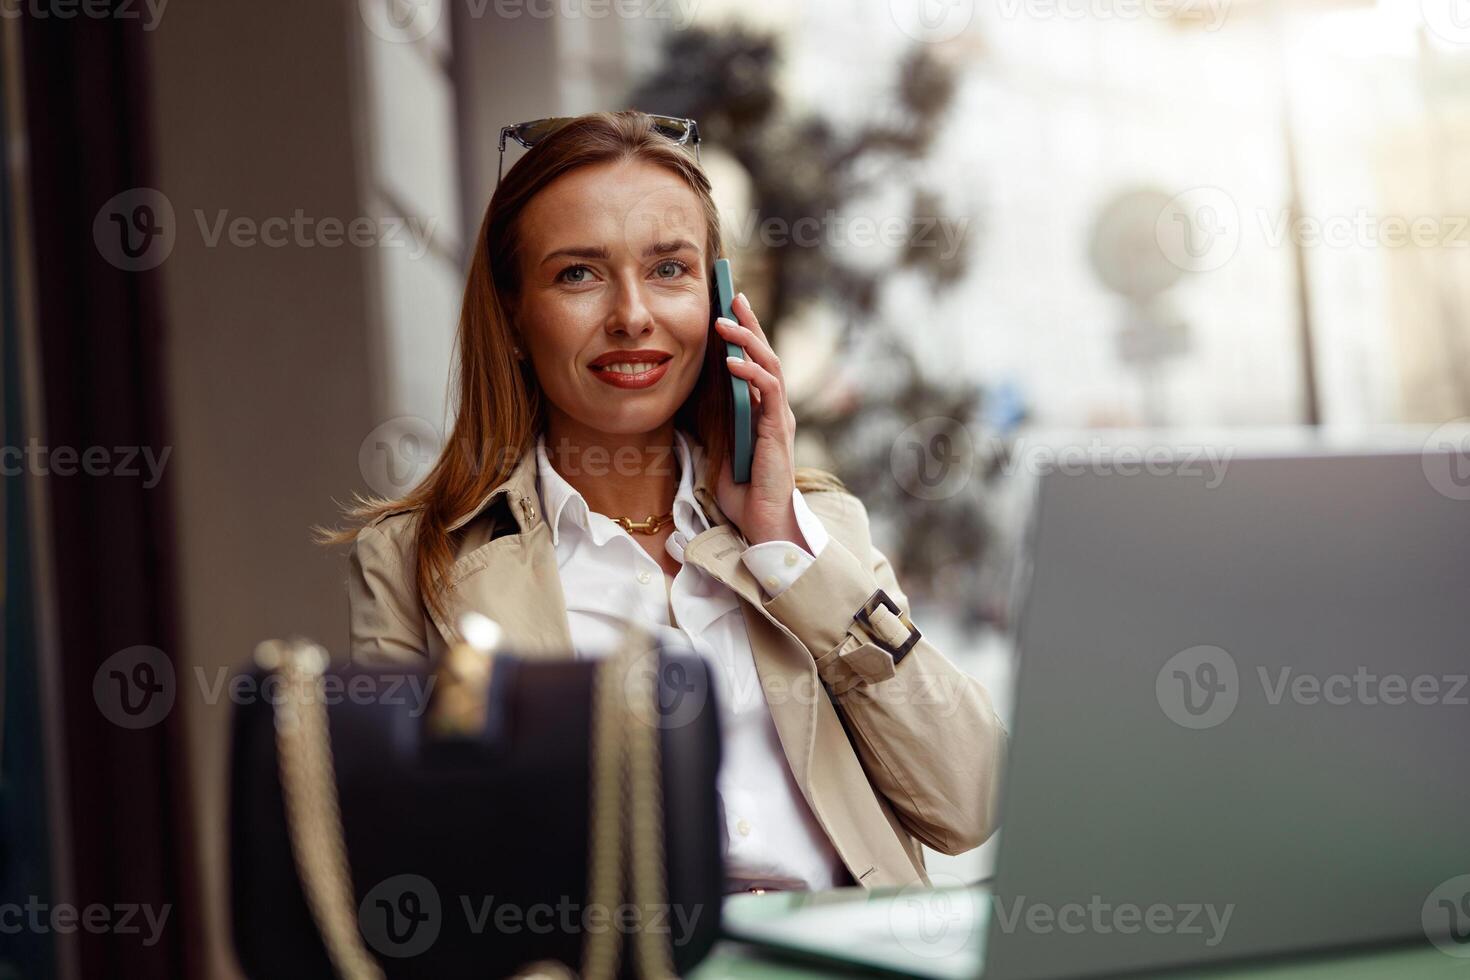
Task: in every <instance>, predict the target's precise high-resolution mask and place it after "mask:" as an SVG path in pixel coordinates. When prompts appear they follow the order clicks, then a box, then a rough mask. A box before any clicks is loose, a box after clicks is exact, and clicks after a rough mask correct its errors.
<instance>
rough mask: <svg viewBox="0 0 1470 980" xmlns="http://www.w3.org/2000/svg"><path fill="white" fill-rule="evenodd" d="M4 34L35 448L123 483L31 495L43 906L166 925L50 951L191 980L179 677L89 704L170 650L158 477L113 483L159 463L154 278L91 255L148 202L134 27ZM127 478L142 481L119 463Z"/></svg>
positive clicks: (197, 960)
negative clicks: (151, 932) (52, 761)
mask: <svg viewBox="0 0 1470 980" xmlns="http://www.w3.org/2000/svg"><path fill="white" fill-rule="evenodd" d="M22 30H23V34H22V39H23V40H22V44H23V52H24V58H25V88H26V91H25V97H26V128H27V131H28V137H29V142H30V146H29V149H30V156H31V160H30V163H31V180H32V184H31V191H32V201H31V214H32V216H33V220H34V229H33V231H34V241H35V258H36V262H35V269H36V276H37V280H38V281H37V283H36V300H37V313H38V321H39V331H40V340H41V352H40V353H41V362H42V363H41V374H42V378H41V382H42V384H43V386H44V418H43V419H42V420H41V421H42V424H43V426H44V429H43V431H44V433H45V442H46V444H47V445H48V446H49V447H52V451H53V453H54V452H55V451H56V450H58V449H60V448H61V447H69V448H71V449H74V451H75V452H76V454H77V456H78V457H80V456H81V454H82V453H84V452H86V451H88V450H89V449H93V447H100V448H101V450H102V451H105V453H106V458H107V460H108V464H109V467H110V468H111V470H114V471H115V470H122V472H108V473H106V474H102V475H86V474H84V473H80V472H78V473H77V474H74V475H70V476H63V475H60V474H59V473H54V474H53V475H51V476H48V477H47V478H46V480H45V486H46V488H47V491H46V492H47V503H48V506H49V510H50V518H51V530H52V539H51V541H50V545H51V548H52V552H53V558H54V561H53V567H54V574H55V579H56V580H55V582H54V590H55V594H56V597H57V603H58V607H59V608H58V609H57V622H58V624H59V637H58V640H59V659H60V662H59V670H60V676H61V687H62V713H63V718H62V719H61V720H62V725H61V727H62V728H63V730H64V731H65V736H66V739H67V744H66V753H65V759H64V771H65V777H64V778H65V785H66V791H67V795H68V796H69V798H70V807H69V813H68V814H67V815H66V820H67V824H66V825H65V826H64V827H60V826H53V828H52V832H53V834H60V833H64V834H66V835H67V836H68V837H69V839H70V847H71V853H72V865H73V868H74V873H75V886H76V887H75V891H74V892H73V893H72V894H71V895H61V896H58V898H60V899H70V900H72V901H74V902H75V904H76V905H78V906H81V907H84V906H86V905H89V904H93V903H99V904H102V905H104V906H110V907H111V908H113V909H115V910H117V909H121V908H123V907H127V906H131V907H136V906H140V905H145V904H146V905H150V906H152V907H153V908H154V909H155V911H156V912H158V911H161V910H162V909H164V908H165V907H166V908H167V909H168V919H167V924H166V927H165V928H164V929H163V931H162V936H161V939H160V940H159V941H158V942H156V943H155V944H153V945H151V946H150V945H147V944H146V943H145V942H144V940H145V938H146V937H147V933H148V930H147V928H146V926H145V927H144V928H143V929H142V930H141V931H140V933H135V934H123V933H121V932H119V931H116V930H108V931H105V932H101V933H94V932H89V931H87V930H85V929H78V930H77V931H76V932H75V933H73V934H72V935H70V936H56V937H54V938H55V939H56V941H57V942H68V941H70V942H75V943H76V944H77V946H78V950H79V954H80V962H79V965H80V975H81V976H82V977H88V978H90V977H182V976H188V977H194V976H200V975H202V973H203V968H202V965H201V964H202V960H201V956H200V949H201V946H200V944H199V942H198V941H197V938H196V937H198V936H199V935H200V933H199V930H200V923H199V914H198V901H197V896H196V895H195V894H194V893H193V891H194V888H195V885H194V882H195V881H197V878H196V876H195V875H194V874H193V871H194V867H193V860H194V855H193V844H192V840H191V834H190V832H189V822H188V819H187V816H188V812H189V802H188V797H187V789H188V787H187V775H186V773H187V770H186V769H185V767H184V764H183V763H184V759H183V749H184V740H183V733H184V718H183V717H182V707H183V706H182V704H181V703H177V702H178V701H179V697H178V696H179V695H182V694H183V693H184V692H185V690H186V688H185V684H184V682H185V678H184V677H183V676H182V675H181V674H179V675H176V676H177V682H176V683H175V685H174V686H173V689H172V690H169V691H160V692H154V693H158V694H159V696H164V697H168V698H172V699H173V700H174V702H175V703H173V704H172V707H171V708H170V709H169V710H167V711H165V712H163V713H162V716H161V717H160V718H158V719H157V720H156V721H153V722H151V723H150V724H147V725H144V726H142V727H137V728H129V727H126V726H123V725H119V724H117V723H116V722H115V721H113V720H111V719H110V718H109V716H108V713H107V711H105V710H103V708H104V706H103V705H102V704H101V703H99V702H101V701H103V700H105V696H103V695H95V696H94V686H93V685H94V679H95V678H96V677H97V675H98V672H99V668H100V667H101V666H102V665H103V663H104V661H106V660H107V659H108V658H109V657H111V656H112V655H113V654H115V653H117V652H118V651H121V650H124V649H126V648H130V647H135V646H140V645H142V646H150V647H156V648H157V649H158V650H160V651H162V654H161V656H162V657H164V658H168V659H171V658H172V657H173V656H174V655H175V653H176V651H177V649H178V632H177V629H176V620H175V615H174V612H175V610H174V602H175V589H174V581H173V570H172V561H173V548H172V540H171V526H170V514H171V510H170V505H169V487H170V484H171V481H170V479H169V476H168V470H167V468H166V467H165V469H164V472H163V479H162V481H161V482H159V483H158V484H157V485H156V486H146V485H145V484H146V482H147V480H146V479H145V476H144V475H131V476H130V475H127V472H126V468H125V466H126V464H125V454H127V453H129V452H133V453H135V454H136V453H138V452H139V450H140V449H141V447H149V448H151V450H152V452H153V453H154V455H155V458H156V457H157V456H158V455H159V454H161V453H162V452H163V451H164V448H165V447H166V446H167V445H168V431H169V430H168V425H167V399H166V394H167V388H166V384H165V374H164V365H163V363H162V356H163V329H164V324H163V320H162V311H161V308H160V302H161V301H160V296H161V291H160V289H159V284H158V276H159V275H160V274H161V273H160V271H159V270H157V269H154V270H149V271H129V270H128V269H126V268H120V267H119V264H120V263H119V262H117V261H116V259H115V256H116V249H115V246H113V245H109V244H107V242H106V239H105V231H106V230H107V229H108V228H113V227H117V226H116V224H115V223H114V222H111V221H106V220H104V221H103V222H102V223H101V225H100V226H99V227H100V228H102V229H103V230H102V231H98V232H97V233H96V235H95V236H94V220H95V219H96V218H97V216H98V214H99V211H101V210H102V209H103V208H104V205H106V203H107V202H108V201H109V200H111V199H113V198H114V197H115V196H116V195H118V194H119V193H121V192H124V191H128V190H131V189H134V188H147V187H150V186H154V185H152V184H151V183H150V180H151V175H150V160H149V146H150V144H149V99H148V87H147V65H146V60H145V57H144V55H145V53H146V46H147V36H146V35H145V34H144V33H143V32H142V31H141V28H140V26H139V22H138V21H137V20H136V19H129V18H118V17H95V16H75V17H72V18H69V19H65V20H63V19H60V18H57V17H49V18H38V17H32V16H24V17H22ZM104 253H107V255H104ZM109 255H110V256H113V260H111V261H110V260H109V257H108V256H109ZM121 264H124V265H125V264H126V263H121ZM52 458H53V460H54V459H55V457H54V456H53V457H52ZM95 458H101V457H97V456H95V455H94V459H95ZM77 465H78V464H77V463H76V462H72V464H71V466H72V467H75V466H77ZM56 468H57V469H60V467H56ZM132 468H133V469H135V470H136V471H138V473H139V474H146V473H147V470H146V468H145V467H143V466H142V464H141V462H140V461H139V459H138V458H137V456H136V455H135V456H134V458H133V461H132ZM160 666H161V665H159V664H157V663H153V664H150V667H151V668H158V667H160ZM103 673H104V674H105V673H106V672H105V671H104V672H103ZM135 676H136V675H135V674H132V673H127V675H126V676H125V677H124V678H122V679H121V680H120V681H119V682H120V683H122V682H126V681H127V680H128V679H129V678H134V677H135ZM153 676H155V677H161V674H159V673H155V674H154V675H153ZM108 683H109V681H108V679H106V678H104V681H103V684H104V688H105V685H106V684H108ZM148 696H150V697H151V696H152V694H149V695H148ZM52 748H53V751H54V747H52ZM117 914H118V913H114V915H117ZM112 921H116V918H114V919H113V920H112ZM139 921H140V919H135V920H134V925H137V924H139Z"/></svg>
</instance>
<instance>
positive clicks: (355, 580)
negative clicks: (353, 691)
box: [347, 525, 428, 666]
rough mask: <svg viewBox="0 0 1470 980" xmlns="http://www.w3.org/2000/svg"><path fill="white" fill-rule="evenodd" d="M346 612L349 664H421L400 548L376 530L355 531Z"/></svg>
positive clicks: (417, 617)
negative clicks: (350, 661) (350, 649)
mask: <svg viewBox="0 0 1470 980" xmlns="http://www.w3.org/2000/svg"><path fill="white" fill-rule="evenodd" d="M348 566H349V573H348V576H347V608H348V621H349V633H350V636H351V644H352V661H353V663H358V664H364V665H367V666H388V665H392V664H404V663H421V662H422V661H423V660H424V659H425V658H426V657H427V656H428V653H427V650H428V646H427V643H426V642H425V636H424V625H423V623H424V617H423V615H422V613H421V612H420V611H419V603H418V600H417V598H416V590H415V588H414V585H413V578H412V575H411V568H410V565H409V562H408V561H407V559H406V556H405V554H404V552H403V550H402V549H401V548H398V547H397V546H395V545H394V543H393V540H392V538H391V537H389V535H387V534H386V533H384V532H383V530H382V529H381V528H379V527H378V526H376V525H368V526H367V527H364V528H363V529H362V530H361V531H360V532H358V535H357V540H356V541H354V542H353V545H352V553H351V554H350V555H349V557H348Z"/></svg>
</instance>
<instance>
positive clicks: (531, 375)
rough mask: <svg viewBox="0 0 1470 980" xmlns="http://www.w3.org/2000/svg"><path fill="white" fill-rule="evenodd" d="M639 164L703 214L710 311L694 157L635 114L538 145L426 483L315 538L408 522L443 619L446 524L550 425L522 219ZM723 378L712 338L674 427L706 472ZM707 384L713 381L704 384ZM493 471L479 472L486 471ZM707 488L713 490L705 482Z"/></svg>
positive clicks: (611, 116)
mask: <svg viewBox="0 0 1470 980" xmlns="http://www.w3.org/2000/svg"><path fill="white" fill-rule="evenodd" d="M626 159H634V160H642V161H646V162H648V163H652V164H655V165H657V166H660V167H663V168H665V169H666V170H668V171H670V172H671V173H673V174H675V175H677V176H678V177H679V178H680V179H682V180H683V181H684V182H685V183H686V184H687V185H688V186H689V188H690V189H691V190H693V191H694V193H695V195H696V196H697V197H698V198H699V200H700V203H701V205H702V207H703V211H704V218H705V228H706V241H707V248H706V256H705V257H706V268H705V275H706V277H707V278H708V279H709V280H710V284H711V302H712V303H713V301H714V296H713V289H714V276H713V267H714V261H715V259H716V258H719V257H720V255H721V254H722V251H723V246H722V244H721V238H720V217H719V212H718V210H717V209H716V207H715V203H714V199H713V198H712V197H711V196H710V183H709V179H708V178H707V177H706V176H705V173H704V170H703V169H702V168H701V167H700V165H699V163H698V162H697V161H696V160H695V158H694V156H693V155H692V154H691V153H689V152H687V151H686V150H684V149H683V148H682V147H680V146H679V145H678V144H676V143H674V142H673V141H672V140H670V139H669V138H668V137H666V136H664V135H663V134H661V133H659V132H658V131H657V130H656V129H654V128H653V125H652V122H651V120H650V118H649V117H648V116H647V115H646V114H645V113H642V112H638V111H635V110H626V111H623V112H594V113H588V114H587V115H584V116H578V117H577V118H576V119H574V120H573V121H571V122H569V123H567V124H566V125H564V126H562V127H561V128H560V129H558V130H556V131H555V132H553V133H551V134H550V135H548V136H546V137H545V138H544V139H542V140H541V141H540V142H539V143H537V144H536V146H535V147H534V148H532V149H531V150H529V151H527V153H526V154H525V155H524V156H523V157H522V158H521V159H520V160H518V161H517V162H516V164H515V165H514V166H512V167H511V169H510V171H509V172H508V173H506V175H505V176H504V178H503V179H502V180H501V182H500V185H499V186H498V187H497V188H496V189H495V192H494V194H492V195H491V198H490V203H489V204H488V205H487V206H486V208H485V217H484V219H483V220H482V221H481V223H480V233H479V236H478V237H477V238H476V240H475V250H474V255H473V257H472V258H471V260H470V268H469V275H468V279H467V281H466V283H465V290H464V301H463V304H462V305H461V307H460V314H459V330H458V336H457V338H456V342H455V344H456V354H455V361H456V364H455V368H454V372H453V379H452V380H453V382H454V384H455V386H456V387H457V389H458V397H457V404H456V409H457V410H456V413H455V420H454V428H453V430H452V432H451V433H450V436H449V439H448V441H447V443H446V445H445V446H444V448H443V450H442V451H441V452H440V455H439V457H438V459H437V460H436V461H435V463H434V466H433V467H432V468H431V469H430V471H429V473H428V475H427V476H425V477H424V479H423V481H422V482H420V483H419V484H418V486H416V487H415V488H414V489H413V490H412V491H410V492H409V493H408V494H406V495H405V496H403V497H402V498H400V499H397V500H389V499H385V498H381V497H363V496H361V495H356V496H355V503H354V505H353V506H351V507H349V508H347V510H346V516H347V518H348V520H349V522H350V523H351V524H352V525H353V526H351V527H348V528H346V529H342V530H332V529H326V528H318V529H317V531H318V534H317V539H318V540H319V541H321V542H322V543H324V544H341V543H346V542H349V541H352V540H353V539H355V538H356V536H357V534H358V531H359V530H360V529H361V527H362V526H363V525H366V524H371V523H373V522H374V521H377V520H378V519H380V518H382V517H385V516H387V515H389V514H392V513H396V512H400V511H412V512H414V514H415V517H416V526H415V528H414V542H415V555H414V559H413V561H414V581H415V583H416V585H417V588H418V592H419V595H420V597H421V599H422V600H423V601H424V602H425V603H426V604H427V605H428V606H429V607H431V608H434V609H438V610H441V611H442V603H441V600H440V595H439V592H440V587H439V582H440V580H441V579H442V577H443V576H444V573H445V572H446V571H447V570H448V568H449V566H450V565H451V564H452V563H453V561H454V541H453V539H452V537H451V532H450V531H449V529H448V528H449V525H450V524H451V523H453V522H454V521H455V520H456V519H457V518H459V517H461V516H463V515H465V514H467V513H469V512H470V511H471V510H473V509H474V508H475V507H476V506H477V505H478V504H479V503H480V502H481V501H483V500H484V499H485V497H486V496H487V495H488V494H489V493H490V491H491V490H493V489H494V488H495V487H496V486H497V485H498V484H500V483H501V482H503V481H504V480H505V479H506V478H507V477H508V476H509V475H510V473H511V471H512V470H513V469H514V468H515V465H516V463H517V462H518V461H519V459H520V458H521V456H522V454H523V453H525V452H527V451H528V450H530V449H531V448H532V447H534V445H535V442H536V435H537V433H538V432H540V431H542V429H543V428H544V426H545V423H546V416H545V411H546V410H545V405H544V401H543V399H544V395H543V393H542V390H541V385H540V383H539V382H538V381H537V379H536V375H535V372H534V371H533V370H532V368H531V363H530V360H529V359H527V360H525V361H520V360H517V359H516V358H515V356H514V355H513V353H512V347H513V345H514V342H515V337H514V331H513V329H512V327H511V311H513V310H514V309H515V299H516V297H517V295H518V293H519V289H520V263H519V259H520V256H519V249H520V247H521V239H520V234H519V219H520V215H521V212H522V211H523V210H524V209H525V207H526V205H527V204H528V203H529V202H530V200H531V199H532V198H533V197H534V196H535V195H536V193H537V192H538V191H540V190H541V189H542V188H544V187H545V186H547V185H548V184H550V183H551V182H552V181H553V180H555V179H556V178H558V177H560V176H562V175H563V174H566V173H569V172H571V171H573V170H575V169H577V168H578V167H585V166H589V165H591V164H597V163H606V162H616V161H621V160H626ZM726 377H728V373H727V372H726V370H725V361H724V344H723V342H721V341H720V340H719V338H718V337H715V336H713V335H712V337H711V342H710V343H709V345H708V349H707V351H706V356H705V361H704V365H703V367H702V368H701V370H700V375H699V380H698V381H697V382H696V384H695V386H694V389H693V391H691V392H690V394H689V397H688V398H687V399H685V401H684V404H683V405H681V406H680V407H679V409H678V410H677V412H676V413H675V415H674V424H675V426H676V427H678V428H680V429H683V430H684V431H686V432H689V433H691V434H693V435H694V436H695V437H696V438H697V439H698V441H699V442H700V443H701V444H702V445H703V446H704V447H705V450H706V459H707V460H709V465H716V464H715V461H717V460H720V459H721V458H722V457H723V455H724V453H725V452H726V446H727V445H728V442H729V440H728V438H727V436H726V433H728V432H729V431H730V426H731V418H730V411H731V409H730V402H729V398H728V396H726V394H725V391H726V390H727V389H726V387H725V386H724V385H721V384H719V383H718V382H719V381H720V380H723V379H724V378H726ZM711 379H714V380H711ZM487 461H488V462H489V464H490V465H485V463H486V462H487ZM796 484H797V486H798V487H799V488H800V489H802V490H811V491H817V490H843V489H845V488H844V487H843V485H842V483H841V481H840V480H838V479H837V478H836V477H835V476H833V475H832V474H830V473H827V472H825V471H823V470H816V469H811V468H807V467H800V468H798V470H797V473H796ZM711 486H713V480H711Z"/></svg>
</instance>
